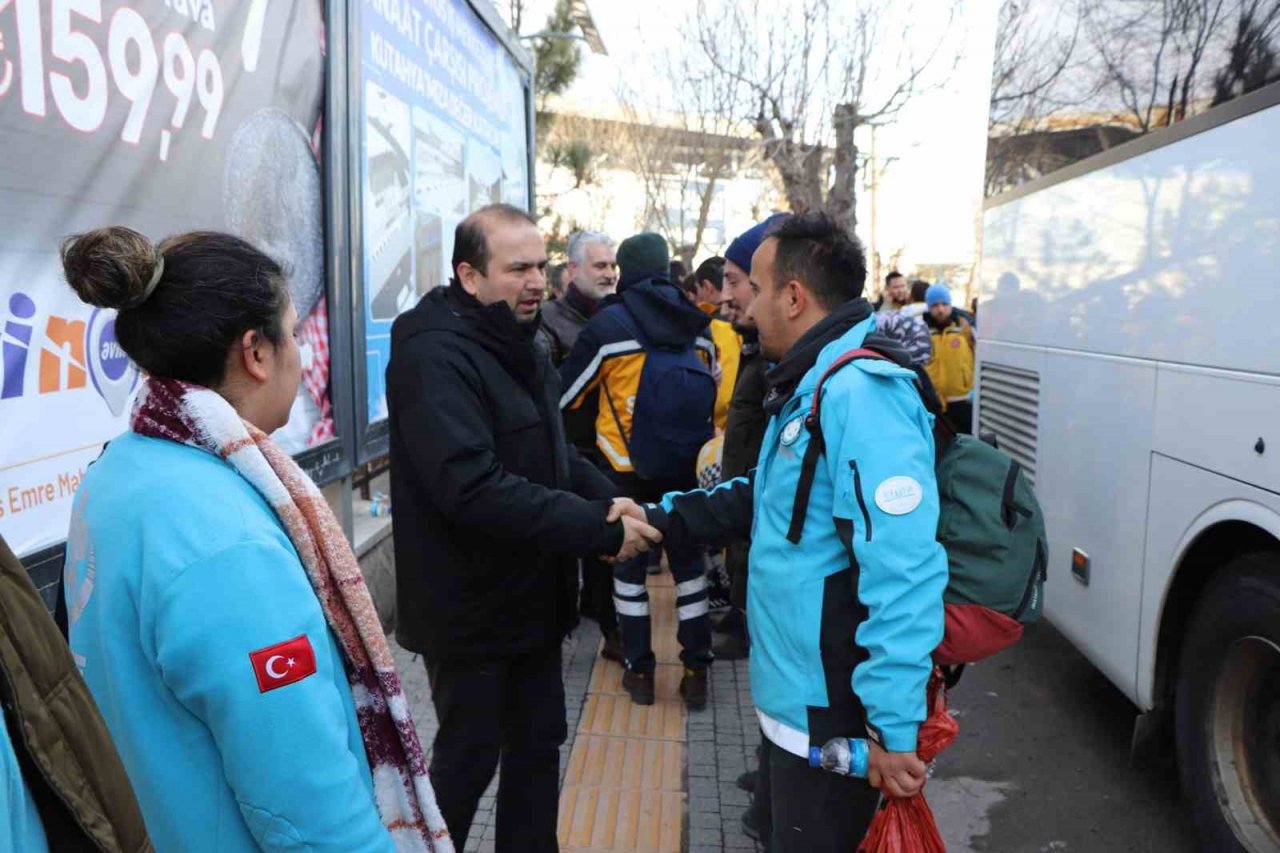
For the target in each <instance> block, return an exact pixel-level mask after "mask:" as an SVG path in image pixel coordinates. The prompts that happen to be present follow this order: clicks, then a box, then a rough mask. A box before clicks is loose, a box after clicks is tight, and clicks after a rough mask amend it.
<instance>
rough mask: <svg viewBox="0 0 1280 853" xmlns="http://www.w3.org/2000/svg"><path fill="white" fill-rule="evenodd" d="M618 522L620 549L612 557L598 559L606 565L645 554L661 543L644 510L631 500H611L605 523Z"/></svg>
mask: <svg viewBox="0 0 1280 853" xmlns="http://www.w3.org/2000/svg"><path fill="white" fill-rule="evenodd" d="M619 520H621V521H622V531H623V536H622V547H621V548H620V549H618V553H617V554H614V555H613V556H612V557H608V556H604V557H601V558H600V559H602V560H604V561H605V562H606V563H621V562H625V561H627V560H630V559H631V558H632V557H636V556H639V555H640V554H643V553H645V552H646V551H648V550H649V549H650V548H651V547H653V546H654V545H657V544H658V543H660V542H661V541H662V534H661V533H660V532H658V529H657V528H656V527H653V526H651V525H650V524H649V519H648V516H646V515H645V511H644V509H643V508H641V506H640V504H638V503H636V502H635V501H633V500H632V499H631V498H614V499H613V505H612V506H610V507H609V514H608V516H607V517H606V521H608V522H609V523H610V524H612V523H613V522H615V521H619Z"/></svg>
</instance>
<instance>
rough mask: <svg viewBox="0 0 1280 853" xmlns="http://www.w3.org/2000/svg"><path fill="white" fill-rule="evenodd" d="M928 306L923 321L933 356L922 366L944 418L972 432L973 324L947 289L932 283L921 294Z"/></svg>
mask: <svg viewBox="0 0 1280 853" xmlns="http://www.w3.org/2000/svg"><path fill="white" fill-rule="evenodd" d="M924 301H925V304H926V305H928V306H929V314H928V316H927V317H926V318H925V321H926V322H927V323H928V324H929V336H930V338H931V339H932V341H933V359H932V360H931V361H930V362H929V364H928V365H927V366H926V367H925V370H926V371H927V372H928V374H929V379H930V380H932V382H933V387H934V390H936V391H937V392H938V398H939V399H940V400H941V401H942V405H943V410H944V411H945V412H946V416H947V420H949V421H951V425H952V426H954V427H955V428H956V432H960V433H971V432H973V399H972V395H973V374H974V347H975V344H976V343H977V341H976V339H975V338H974V334H973V325H972V324H971V323H970V322H969V321H968V320H966V319H965V318H964V317H962V316H961V315H960V312H959V311H956V310H955V309H954V308H953V307H952V305H951V290H950V289H949V288H948V287H947V286H946V285H945V284H935V285H933V286H932V287H930V288H929V290H928V292H927V293H926V294H925V297H924Z"/></svg>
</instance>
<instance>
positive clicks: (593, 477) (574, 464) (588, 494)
mask: <svg viewBox="0 0 1280 853" xmlns="http://www.w3.org/2000/svg"><path fill="white" fill-rule="evenodd" d="M569 483H570V488H571V489H573V493H574V494H576V495H581V496H582V497H584V498H586V499H587V500H590V501H610V502H612V501H613V499H614V498H615V497H618V496H619V495H620V494H621V493H622V492H621V490H620V489H619V488H618V487H617V486H616V485H614V482H613V480H610V479H609V478H608V476H606V475H605V473H604V472H603V471H601V470H600V469H599V468H597V467H596V466H595V465H593V464H592V463H591V461H590V460H589V459H586V458H584V457H583V455H582V454H581V453H579V452H578V448H576V447H574V446H573V445H572V444H571V445H569Z"/></svg>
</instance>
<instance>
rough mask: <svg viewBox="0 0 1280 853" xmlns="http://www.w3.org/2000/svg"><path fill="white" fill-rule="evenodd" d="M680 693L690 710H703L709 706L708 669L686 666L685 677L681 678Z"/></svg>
mask: <svg viewBox="0 0 1280 853" xmlns="http://www.w3.org/2000/svg"><path fill="white" fill-rule="evenodd" d="M680 695H681V696H683V697H684V704H685V705H686V706H687V707H688V708H689V710H690V711H701V710H702V709H703V708H705V707H707V671H706V669H692V668H690V667H687V666H686V667H685V668H684V678H682V679H680Z"/></svg>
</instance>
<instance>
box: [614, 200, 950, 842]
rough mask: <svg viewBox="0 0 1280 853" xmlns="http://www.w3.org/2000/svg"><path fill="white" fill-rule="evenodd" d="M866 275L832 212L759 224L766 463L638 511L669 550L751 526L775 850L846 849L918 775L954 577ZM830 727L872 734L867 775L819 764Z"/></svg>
mask: <svg viewBox="0 0 1280 853" xmlns="http://www.w3.org/2000/svg"><path fill="white" fill-rule="evenodd" d="M865 280H866V259H865V256H864V254H863V251H862V247H861V245H860V244H859V243H858V242H857V241H856V240H855V239H854V238H853V237H851V236H850V235H849V233H848V232H847V230H846V229H845V228H844V227H843V226H842V225H841V224H840V223H838V222H836V221H835V220H833V219H832V218H831V217H829V216H827V215H826V214H823V213H806V214H800V215H797V216H794V217H792V218H791V219H790V220H788V221H787V222H785V223H783V224H782V225H780V226H779V227H778V228H777V229H776V230H775V231H773V232H772V233H771V234H770V235H769V236H767V237H766V238H765V240H764V242H763V243H761V245H760V247H759V248H758V249H757V250H756V251H755V254H754V255H753V256H752V263H751V284H752V287H753V289H754V290H755V292H756V298H755V301H754V302H752V304H751V308H750V309H749V311H748V314H749V316H750V317H751V318H753V319H754V320H755V323H756V326H757V329H758V331H759V336H760V344H761V349H762V352H763V354H764V357H765V358H768V359H770V360H774V361H776V362H777V364H776V365H775V366H774V367H772V368H770V370H769V373H768V377H767V378H768V382H769V394H768V396H767V397H766V399H765V410H766V412H767V413H768V415H769V422H768V426H767V428H766V431H765V437H764V441H763V443H762V445H761V451H760V457H759V459H758V461H757V467H756V468H755V469H754V470H753V471H752V472H751V474H750V475H748V476H746V477H738V478H736V479H734V480H731V481H728V482H726V483H722V484H721V485H720V486H718V487H717V488H715V489H713V490H710V491H703V490H699V491H691V492H685V493H682V494H681V493H674V494H668V495H666V496H664V497H663V499H662V500H661V501H660V502H657V503H653V504H646V505H645V507H644V512H645V513H646V518H647V519H648V520H649V521H650V522H651V523H653V524H654V526H656V527H658V528H659V529H663V530H665V532H666V534H667V538H666V542H667V543H668V545H670V546H671V547H682V544H681V543H684V542H695V543H699V544H708V545H714V544H717V543H724V542H726V541H729V540H731V539H733V538H735V537H742V536H745V535H747V533H748V532H750V533H751V535H752V545H751V585H750V588H749V590H748V606H747V618H748V623H749V625H750V627H751V639H752V643H753V645H754V647H755V648H754V651H753V653H752V655H751V695H752V701H753V703H754V704H755V707H756V713H757V716H758V717H759V719H760V725H761V728H762V729H763V730H764V732H765V735H766V737H767V738H768V746H767V750H768V753H769V755H768V762H769V772H768V775H769V780H770V786H769V787H770V793H769V796H770V805H771V807H772V813H773V829H772V833H771V836H770V845H769V846H770V849H771V850H772V851H773V853H800V851H804V853H844V851H848V850H852V849H854V848H855V847H856V846H857V845H858V842H859V841H861V840H862V838H863V836H864V835H865V833H866V830H867V827H868V826H869V824H870V822H871V818H872V816H873V815H874V813H875V810H876V807H877V804H878V802H879V798H880V791H881V790H882V791H884V793H885V794H887V795H889V796H892V797H909V796H913V795H914V794H916V793H917V792H918V791H919V790H920V788H921V786H922V785H923V784H924V780H925V765H924V763H923V762H922V761H920V760H919V757H918V756H917V755H916V749H917V735H918V731H919V727H920V724H921V723H922V722H923V721H924V719H925V712H926V708H925V685H926V683H927V681H928V678H929V674H930V672H931V671H932V667H933V665H932V658H931V654H932V652H933V650H934V649H935V648H936V647H937V645H938V642H939V641H940V640H941V639H942V633H943V605H942V593H943V590H944V588H945V587H946V583H947V555H946V553H945V552H944V551H943V550H942V546H941V545H939V544H938V542H937V538H936V534H937V526H938V510H939V503H938V489H937V482H936V479H935V475H934V445H933V436H932V425H933V418H932V417H931V416H930V415H929V413H928V411H927V410H926V409H925V406H924V404H923V403H922V401H921V399H920V394H919V393H918V391H917V390H916V385H915V381H916V374H915V372H914V371H912V370H911V369H910V367H909V364H910V357H909V355H908V354H907V353H906V352H905V351H903V350H901V349H900V348H899V347H896V346H894V345H893V344H892V342H890V341H888V340H886V339H881V338H878V337H877V336H874V335H873V334H872V333H873V332H874V330H875V320H874V319H873V317H872V310H871V305H870V304H869V303H868V302H867V301H866V300H865V299H863V298H862V287H863V284H864V282H865ZM864 348H870V349H872V350H874V352H875V353H878V355H868V354H867V353H866V352H865V351H864ZM841 368H843V369H841ZM818 400H821V406H820V407H819V406H818V404H817V402H816V401H818ZM628 511H632V510H631V509H630V508H628ZM837 736H841V737H850V738H865V739H867V740H868V742H869V771H868V775H867V778H866V779H858V778H855V777H850V776H840V775H838V774H834V773H829V772H826V771H823V770H820V769H816V768H812V767H810V766H809V762H808V756H809V754H810V750H811V749H812V748H813V747H821V746H822V745H824V744H825V743H826V742H827V741H828V740H830V739H831V738H833V737H837ZM877 789H879V790H877Z"/></svg>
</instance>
